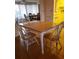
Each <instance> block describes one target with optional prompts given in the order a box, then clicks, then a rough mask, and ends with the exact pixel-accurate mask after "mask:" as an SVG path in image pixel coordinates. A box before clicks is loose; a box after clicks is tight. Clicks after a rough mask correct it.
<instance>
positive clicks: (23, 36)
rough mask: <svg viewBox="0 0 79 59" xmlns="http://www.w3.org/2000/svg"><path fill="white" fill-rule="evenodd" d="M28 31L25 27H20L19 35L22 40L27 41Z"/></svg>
mask: <svg viewBox="0 0 79 59" xmlns="http://www.w3.org/2000/svg"><path fill="white" fill-rule="evenodd" d="M28 32H29V31H28V29H25V28H24V27H23V26H19V35H20V38H21V40H26V38H25V36H28Z"/></svg>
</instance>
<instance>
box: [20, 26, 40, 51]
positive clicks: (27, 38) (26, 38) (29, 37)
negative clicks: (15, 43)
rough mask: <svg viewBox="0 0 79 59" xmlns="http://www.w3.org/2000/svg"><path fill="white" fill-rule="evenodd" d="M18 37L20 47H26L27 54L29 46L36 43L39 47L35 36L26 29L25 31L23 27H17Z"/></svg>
mask: <svg viewBox="0 0 79 59" xmlns="http://www.w3.org/2000/svg"><path fill="white" fill-rule="evenodd" d="M19 35H20V42H21V45H23V46H25V47H27V52H28V47H29V46H30V45H32V44H34V43H37V44H38V45H39V42H38V40H37V39H36V35H35V34H34V33H32V32H30V31H29V30H28V29H25V28H24V27H23V26H19Z"/></svg>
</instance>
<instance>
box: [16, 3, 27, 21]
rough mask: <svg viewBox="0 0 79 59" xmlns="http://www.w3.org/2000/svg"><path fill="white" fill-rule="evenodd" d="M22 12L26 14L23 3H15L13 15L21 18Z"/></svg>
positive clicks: (22, 16)
mask: <svg viewBox="0 0 79 59" xmlns="http://www.w3.org/2000/svg"><path fill="white" fill-rule="evenodd" d="M24 14H26V9H25V5H18V4H16V5H15V17H16V18H18V19H23V18H24Z"/></svg>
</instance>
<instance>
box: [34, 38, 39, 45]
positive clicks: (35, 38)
mask: <svg viewBox="0 0 79 59" xmlns="http://www.w3.org/2000/svg"><path fill="white" fill-rule="evenodd" d="M34 39H35V41H36V42H37V44H38V45H39V42H38V40H37V39H36V37H34Z"/></svg>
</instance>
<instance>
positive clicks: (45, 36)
mask: <svg viewBox="0 0 79 59" xmlns="http://www.w3.org/2000/svg"><path fill="white" fill-rule="evenodd" d="M44 38H45V39H49V40H51V41H55V40H56V39H58V37H57V36H54V35H52V33H47V34H45V35H44Z"/></svg>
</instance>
